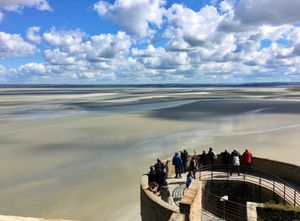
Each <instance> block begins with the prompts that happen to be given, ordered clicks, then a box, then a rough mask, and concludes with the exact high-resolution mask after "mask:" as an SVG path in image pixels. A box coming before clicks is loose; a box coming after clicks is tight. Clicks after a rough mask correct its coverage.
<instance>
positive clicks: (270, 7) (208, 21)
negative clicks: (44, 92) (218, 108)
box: [0, 0, 300, 84]
mask: <svg viewBox="0 0 300 221" xmlns="http://www.w3.org/2000/svg"><path fill="white" fill-rule="evenodd" d="M299 12H300V1H299V0H285V1H283V0H186V1H179V0H169V1H167V0H101V1H98V0H0V84H27V83H28V84H153V83H155V84H158V83H200V84H201V83H249V82H300V13H299Z"/></svg>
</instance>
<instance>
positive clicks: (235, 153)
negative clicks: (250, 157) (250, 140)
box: [230, 149, 240, 176]
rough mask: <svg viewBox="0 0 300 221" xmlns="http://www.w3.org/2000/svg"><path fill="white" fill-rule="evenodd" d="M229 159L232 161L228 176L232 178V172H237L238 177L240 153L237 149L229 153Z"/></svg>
mask: <svg viewBox="0 0 300 221" xmlns="http://www.w3.org/2000/svg"><path fill="white" fill-rule="evenodd" d="M231 159H232V164H233V167H232V170H231V172H230V176H232V173H233V172H237V173H238V175H240V153H239V152H238V151H237V149H234V150H233V151H232V153H231Z"/></svg>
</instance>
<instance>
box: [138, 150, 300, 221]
mask: <svg viewBox="0 0 300 221" xmlns="http://www.w3.org/2000/svg"><path fill="white" fill-rule="evenodd" d="M235 151H236V152H237V150H234V151H233V152H232V153H231V154H230V153H228V152H227V151H225V152H226V153H225V154H224V152H223V153H221V154H215V155H216V156H209V153H210V152H212V150H211V151H210V152H209V153H208V154H206V153H202V154H193V155H188V154H187V152H186V154H185V153H184V152H181V154H180V155H179V154H175V156H174V157H173V159H167V160H165V161H160V160H159V159H158V160H157V163H156V164H155V165H154V166H153V168H152V169H151V170H150V172H149V173H148V174H144V175H143V176H142V178H141V217H142V220H143V221H152V220H153V221H154V220H157V221H159V220H161V221H163V220H172V221H177V220H179V221H183V220H199V221H200V220H232V221H239V220H241V221H242V220H251V221H254V220H300V207H299V206H300V167H299V166H296V165H292V164H288V163H284V162H279V161H274V160H270V159H263V158H259V157H252V154H251V160H250V161H249V162H248V161H247V160H248V158H247V153H246V155H245V153H244V154H242V155H241V154H238V165H236V164H235V162H234V152H235ZM213 154H214V153H213ZM185 155H186V156H185ZM175 158H180V159H181V160H182V161H181V162H182V167H181V168H180V170H181V171H178V168H176V166H177V165H176V159H175ZM185 158H186V160H185ZM174 159H175V162H174ZM174 164H175V165H174ZM159 165H160V167H161V169H162V170H161V171H160V170H159V169H158V168H159ZM155 173H161V174H160V175H158V176H157V177H156V178H157V180H156V182H155V181H154V182H153V179H155V176H153V175H155ZM178 173H179V174H178ZM180 173H181V174H180ZM165 174H166V175H165ZM164 176H165V178H166V179H165V180H164V179H163V178H162V179H161V178H160V177H164ZM160 188H161V189H162V190H160ZM166 190H167V191H166ZM166 192H169V194H168V193H167V194H166Z"/></svg>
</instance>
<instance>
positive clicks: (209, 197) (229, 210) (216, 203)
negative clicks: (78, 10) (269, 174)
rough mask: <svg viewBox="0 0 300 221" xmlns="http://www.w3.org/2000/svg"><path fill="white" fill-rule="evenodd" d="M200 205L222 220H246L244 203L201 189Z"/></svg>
mask: <svg viewBox="0 0 300 221" xmlns="http://www.w3.org/2000/svg"><path fill="white" fill-rule="evenodd" d="M202 207H203V209H205V210H207V211H209V212H210V213H212V214H214V215H215V216H217V217H220V218H222V219H224V220H229V221H244V220H247V218H246V217H247V207H246V205H245V204H241V203H236V202H233V201H230V200H227V199H224V198H222V197H220V196H218V195H216V194H212V193H210V192H208V191H206V190H203V191H202ZM218 220H219V219H218Z"/></svg>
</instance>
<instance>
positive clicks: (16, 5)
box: [0, 0, 52, 11]
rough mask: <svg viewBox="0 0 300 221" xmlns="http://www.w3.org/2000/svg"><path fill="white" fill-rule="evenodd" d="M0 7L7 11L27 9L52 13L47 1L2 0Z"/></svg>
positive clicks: (0, 0)
mask: <svg viewBox="0 0 300 221" xmlns="http://www.w3.org/2000/svg"><path fill="white" fill-rule="evenodd" d="M0 7H1V8H3V9H4V10H6V11H21V10H22V9H23V8H25V7H29V8H36V9H38V10H40V11H51V10H52V8H51V7H50V5H49V4H48V1H47V0H0Z"/></svg>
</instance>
